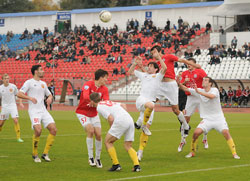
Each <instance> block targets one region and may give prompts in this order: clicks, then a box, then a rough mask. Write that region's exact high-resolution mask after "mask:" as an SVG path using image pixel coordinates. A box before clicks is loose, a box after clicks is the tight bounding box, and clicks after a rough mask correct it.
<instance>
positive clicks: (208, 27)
mask: <svg viewBox="0 0 250 181" xmlns="http://www.w3.org/2000/svg"><path fill="white" fill-rule="evenodd" d="M210 30H211V24H210V23H209V22H207V24H206V30H205V32H206V33H208V32H209V31H210Z"/></svg>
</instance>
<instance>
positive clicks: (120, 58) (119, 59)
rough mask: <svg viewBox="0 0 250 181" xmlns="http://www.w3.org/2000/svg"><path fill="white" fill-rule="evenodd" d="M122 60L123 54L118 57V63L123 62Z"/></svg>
mask: <svg viewBox="0 0 250 181" xmlns="http://www.w3.org/2000/svg"><path fill="white" fill-rule="evenodd" d="M122 62H123V60H122V56H121V54H119V56H118V57H117V60H116V63H122Z"/></svg>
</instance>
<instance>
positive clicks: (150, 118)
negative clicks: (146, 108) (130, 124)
mask: <svg viewBox="0 0 250 181" xmlns="http://www.w3.org/2000/svg"><path fill="white" fill-rule="evenodd" d="M154 113H155V111H154V110H153V111H152V113H151V115H150V117H149V120H148V122H147V124H149V125H152V123H153V119H154ZM143 119H144V112H142V111H141V112H140V116H139V117H138V119H137V121H136V124H137V125H138V126H141V125H142V122H143Z"/></svg>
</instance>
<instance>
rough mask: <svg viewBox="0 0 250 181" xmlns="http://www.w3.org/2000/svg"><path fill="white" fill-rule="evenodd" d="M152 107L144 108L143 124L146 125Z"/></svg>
mask: <svg viewBox="0 0 250 181" xmlns="http://www.w3.org/2000/svg"><path fill="white" fill-rule="evenodd" d="M152 111H153V110H152V109H149V108H146V109H145V111H144V118H143V124H144V125H146V124H147V122H148V120H149V118H150V115H151V113H152Z"/></svg>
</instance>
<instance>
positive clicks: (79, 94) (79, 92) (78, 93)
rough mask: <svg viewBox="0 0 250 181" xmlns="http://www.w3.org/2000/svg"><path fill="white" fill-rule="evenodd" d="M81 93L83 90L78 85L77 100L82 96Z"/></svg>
mask: <svg viewBox="0 0 250 181" xmlns="http://www.w3.org/2000/svg"><path fill="white" fill-rule="evenodd" d="M81 93H82V90H81V88H80V87H77V90H76V96H77V100H80V97H81Z"/></svg>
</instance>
